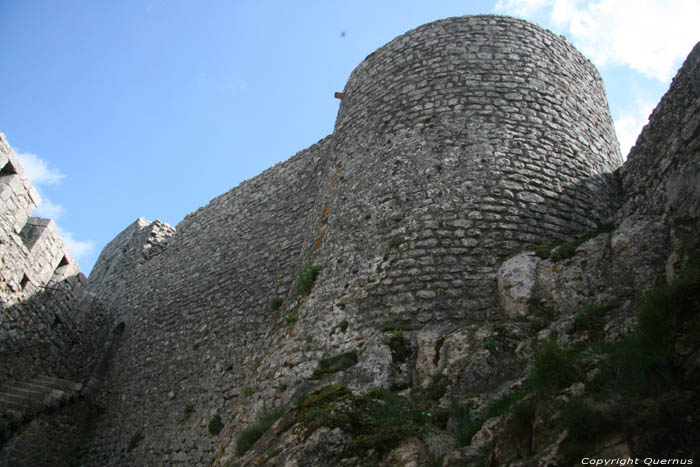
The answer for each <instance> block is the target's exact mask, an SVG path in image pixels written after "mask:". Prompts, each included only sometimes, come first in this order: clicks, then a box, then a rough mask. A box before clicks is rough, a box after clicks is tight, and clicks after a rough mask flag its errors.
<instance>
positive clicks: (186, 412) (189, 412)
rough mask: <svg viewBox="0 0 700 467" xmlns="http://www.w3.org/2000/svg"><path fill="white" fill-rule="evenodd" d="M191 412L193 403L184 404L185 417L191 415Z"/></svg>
mask: <svg viewBox="0 0 700 467" xmlns="http://www.w3.org/2000/svg"><path fill="white" fill-rule="evenodd" d="M192 412H194V404H187V405H185V409H184V413H185V418H189V416H190V415H192Z"/></svg>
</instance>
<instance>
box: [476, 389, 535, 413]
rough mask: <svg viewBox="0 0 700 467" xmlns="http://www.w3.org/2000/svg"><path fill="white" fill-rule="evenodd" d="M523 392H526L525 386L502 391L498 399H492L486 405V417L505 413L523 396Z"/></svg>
mask: <svg viewBox="0 0 700 467" xmlns="http://www.w3.org/2000/svg"><path fill="white" fill-rule="evenodd" d="M525 394H527V391H526V390H525V388H520V389H514V390H512V391H508V392H504V393H503V394H501V396H500V397H499V398H498V399H496V400H494V401H492V402H491V403H490V404H489V405H488V407H487V408H486V418H487V419H489V418H493V417H499V416H501V415H503V414H505V413H506V412H508V409H510V407H511V406H512V405H513V404H515V403H516V402H518V401H519V400H520V399H522V398H523V397H525Z"/></svg>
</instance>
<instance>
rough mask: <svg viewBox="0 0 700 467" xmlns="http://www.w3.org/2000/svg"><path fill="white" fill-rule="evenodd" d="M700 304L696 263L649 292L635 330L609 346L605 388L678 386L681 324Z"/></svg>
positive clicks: (640, 390) (631, 390)
mask: <svg viewBox="0 0 700 467" xmlns="http://www.w3.org/2000/svg"><path fill="white" fill-rule="evenodd" d="M699 304H700V271H699V270H698V268H697V267H696V266H695V265H691V266H690V267H689V268H688V269H687V270H686V271H684V272H683V273H682V274H681V275H680V276H679V277H678V278H677V279H676V280H674V281H673V283H671V284H670V285H666V284H662V285H660V286H658V287H656V288H655V289H653V290H651V291H650V292H648V293H647V294H646V296H645V300H644V304H643V306H642V310H641V311H640V313H639V320H638V323H637V327H636V328H635V330H634V332H633V333H632V334H631V335H630V336H628V337H627V338H625V339H623V340H621V341H618V342H615V343H614V344H611V345H609V346H608V353H609V358H608V359H606V360H605V362H604V363H603V365H602V373H601V378H600V381H601V386H602V388H601V390H602V391H607V392H612V393H622V394H646V393H649V392H658V391H666V390H668V389H670V388H672V387H674V386H675V385H676V384H677V383H676V382H675V381H676V380H677V378H676V376H675V375H674V371H675V369H674V364H673V355H674V344H675V340H676V338H677V336H678V330H679V326H680V324H681V323H682V322H692V320H693V319H694V318H696V317H697V310H698V306H699ZM696 337H697V336H696Z"/></svg>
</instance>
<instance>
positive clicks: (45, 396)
mask: <svg viewBox="0 0 700 467" xmlns="http://www.w3.org/2000/svg"><path fill="white" fill-rule="evenodd" d="M81 389H82V384H80V383H74V382H72V381H68V380H65V379H60V378H52V377H50V376H37V377H35V378H33V379H31V380H28V381H23V382H16V383H13V384H9V385H7V386H5V387H3V388H0V414H4V413H7V412H9V411H15V412H20V413H27V412H32V411H40V410H43V409H48V408H51V407H58V406H59V405H61V403H63V402H66V401H69V400H71V399H72V398H74V397H75V396H77V395H78V393H79V392H80V390H81Z"/></svg>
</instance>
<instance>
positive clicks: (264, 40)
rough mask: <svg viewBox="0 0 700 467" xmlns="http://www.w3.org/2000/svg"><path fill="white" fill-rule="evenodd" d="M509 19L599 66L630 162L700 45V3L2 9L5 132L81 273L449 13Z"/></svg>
mask: <svg viewBox="0 0 700 467" xmlns="http://www.w3.org/2000/svg"><path fill="white" fill-rule="evenodd" d="M490 13H498V14H510V15H514V16H519V17H522V18H525V19H529V20H531V21H534V22H537V23H538V24H541V25H542V26H545V27H547V28H549V29H552V30H553V31H555V32H557V33H559V34H564V35H566V36H567V38H568V39H569V40H570V41H571V42H573V43H574V44H575V45H576V46H577V47H578V48H579V49H580V50H581V51H582V52H584V54H585V55H586V56H588V57H589V58H590V59H591V60H592V61H593V62H594V63H595V64H596V65H597V66H598V68H599V70H600V71H601V74H602V75H603V79H604V81H605V83H606V88H607V93H608V98H609V101H610V107H611V111H612V114H613V118H614V119H615V121H616V127H617V130H618V137H619V139H620V140H621V145H622V147H623V153H626V152H627V150H628V148H629V146H630V145H631V144H633V142H634V139H635V138H636V135H637V134H638V132H639V131H640V129H641V126H642V125H643V124H644V123H645V122H646V118H647V116H648V114H649V112H650V111H651V110H652V109H653V106H654V105H655V104H656V103H657V101H658V100H659V98H660V97H661V96H662V95H663V93H664V92H665V91H666V89H667V88H668V85H669V83H670V79H671V78H672V76H673V74H675V71H676V70H677V68H678V67H679V66H680V64H681V63H682V60H683V59H684V58H685V56H686V55H687V54H688V53H689V52H690V49H691V48H692V46H693V45H694V44H695V42H696V41H698V40H700V34H699V33H697V32H696V31H697V30H698V29H697V18H700V2H697V0H691V1H685V0H668V1H656V0H634V1H632V0H590V1H579V0H500V1H466V0H464V1H450V0H436V1H433V2H427V1H408V0H406V1H398V0H397V1H389V0H383V1H376V0H375V1H360V0H355V1H340V0H337V1H329V0H326V1H301V0H299V1H295V2H291V1H287V2H283V1H277V2H272V1H263V0H258V1H244V0H238V1H234V0H229V1H214V0H211V1H206V0H203V1H198V2H193V1H191V0H188V1H175V0H173V1H166V0H124V1H119V2H116V1H107V0H101V1H98V0H95V1H89V0H83V1H77V0H76V1H70V0H66V1H59V0H53V1H48V0H45V1H44V0H36V1H32V2H27V1H23V0H0V31H2V32H1V33H0V34H2V41H0V57H1V59H0V89H1V90H2V103H1V104H0V131H3V132H4V133H5V135H6V136H7V139H8V140H9V142H10V144H12V146H13V147H14V149H15V151H16V152H17V153H18V154H19V155H20V158H21V159H22V161H23V164H24V166H25V170H26V171H27V173H28V175H29V177H30V179H31V180H32V182H33V184H34V185H35V186H36V187H37V188H38V190H39V192H40V194H41V195H42V198H43V202H42V205H41V206H40V207H39V208H38V209H37V211H36V212H35V215H39V216H42V217H51V218H53V219H54V220H55V221H56V222H57V225H58V226H59V230H60V231H61V233H62V236H63V237H64V239H65V240H66V242H67V243H68V244H69V246H70V247H71V250H72V252H73V255H74V256H75V257H76V258H77V259H78V262H79V263H80V265H81V267H82V269H83V271H84V272H86V273H88V272H89V271H90V269H91V268H92V265H93V264H94V262H95V260H96V259H97V256H98V255H99V252H100V250H101V249H102V247H103V246H104V245H105V244H106V243H107V242H109V241H110V240H111V239H112V238H113V237H114V236H115V235H116V234H117V233H119V232H120V231H121V230H122V229H124V228H125V227H126V226H127V225H128V224H130V223H131V222H133V221H134V220H136V219H137V218H138V217H139V216H143V217H146V218H148V219H150V220H154V219H160V220H162V221H165V222H168V223H169V224H171V225H176V224H177V223H178V222H179V221H180V220H182V218H183V217H184V216H185V215H186V214H187V213H189V212H191V211H193V210H195V209H197V208H198V207H200V206H203V205H204V204H206V203H207V202H209V200H210V199H212V198H213V197H215V196H217V195H219V194H221V193H224V192H226V191H228V190H229V189H231V188H232V187H234V186H236V185H238V184H239V183H240V182H241V181H243V180H245V179H247V178H250V177H253V176H255V175H257V174H259V173H260V172H262V171H263V170H264V169H266V168H268V167H270V166H271V165H273V164H275V163H277V162H279V161H282V160H285V159H288V158H289V157H291V156H292V155H293V154H295V153H296V152H298V151H300V150H302V149H304V148H306V147H308V146H310V145H311V144H313V143H315V142H316V141H318V140H319V139H321V138H323V137H324V136H326V135H328V134H330V133H331V132H332V129H333V124H334V121H335V116H336V112H337V110H338V101H337V100H336V99H334V98H333V93H334V92H335V91H341V90H342V89H343V87H344V85H345V81H346V80H347V78H348V76H349V75H350V72H351V71H352V70H353V68H355V67H356V66H357V65H358V64H359V63H360V62H361V61H362V60H363V59H364V58H365V57H366V56H367V55H368V54H370V53H371V52H373V51H374V50H376V49H377V48H378V47H380V46H382V45H383V44H385V43H387V42H388V41H390V40H391V39H393V38H394V37H396V36H397V35H400V34H402V33H404V32H406V31H407V30H409V29H411V28H414V27H417V26H419V25H421V24H424V23H427V22H430V21H434V20H437V19H440V18H445V17H448V16H461V15H466V14H490Z"/></svg>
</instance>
